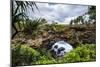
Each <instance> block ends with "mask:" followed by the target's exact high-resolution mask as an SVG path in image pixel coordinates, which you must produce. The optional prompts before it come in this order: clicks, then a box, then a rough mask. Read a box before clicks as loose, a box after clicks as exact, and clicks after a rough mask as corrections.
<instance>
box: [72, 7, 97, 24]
mask: <svg viewBox="0 0 100 67" xmlns="http://www.w3.org/2000/svg"><path fill="white" fill-rule="evenodd" d="M90 23H93V24H95V23H96V6H89V7H88V12H87V13H85V14H84V15H81V16H78V17H77V18H76V19H74V20H71V21H70V25H72V24H90Z"/></svg>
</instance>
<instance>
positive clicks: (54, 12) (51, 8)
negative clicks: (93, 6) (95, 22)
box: [28, 3, 88, 24]
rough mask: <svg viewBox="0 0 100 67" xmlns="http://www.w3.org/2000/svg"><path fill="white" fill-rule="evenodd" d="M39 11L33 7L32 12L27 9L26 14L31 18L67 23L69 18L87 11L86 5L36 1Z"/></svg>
mask: <svg viewBox="0 0 100 67" xmlns="http://www.w3.org/2000/svg"><path fill="white" fill-rule="evenodd" d="M36 4H37V6H38V8H39V11H40V12H39V11H37V10H36V9H35V11H34V13H33V12H32V11H30V10H29V11H28V15H29V17H30V18H31V19H33V18H45V19H46V20H47V21H48V23H52V21H55V22H58V23H60V24H63V23H64V24H68V23H69V22H70V20H71V19H74V18H76V17H77V16H80V15H83V14H85V13H86V12H87V11H88V6H86V5H68V4H52V3H51V4H50V3H36Z"/></svg>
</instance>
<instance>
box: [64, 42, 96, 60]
mask: <svg viewBox="0 0 100 67" xmlns="http://www.w3.org/2000/svg"><path fill="white" fill-rule="evenodd" d="M95 48H96V45H95V44H86V45H81V46H78V47H77V48H75V49H74V50H72V51H71V52H70V53H68V54H66V55H65V56H64V57H63V62H85V61H86V62H88V61H95V60H96V49H95Z"/></svg>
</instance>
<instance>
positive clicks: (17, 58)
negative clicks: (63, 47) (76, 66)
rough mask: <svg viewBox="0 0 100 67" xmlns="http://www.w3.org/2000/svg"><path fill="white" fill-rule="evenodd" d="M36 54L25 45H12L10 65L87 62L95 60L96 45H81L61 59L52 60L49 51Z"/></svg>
mask: <svg viewBox="0 0 100 67" xmlns="http://www.w3.org/2000/svg"><path fill="white" fill-rule="evenodd" d="M41 50H42V51H39V52H37V51H36V50H34V49H32V48H30V47H28V46H26V45H12V64H13V65H17V66H18V65H37V64H57V63H75V62H88V61H95V60H96V45H95V44H85V45H83V44H81V45H79V46H77V47H76V48H74V49H73V50H72V51H71V52H69V53H67V54H65V55H64V56H63V57H57V58H53V57H52V56H51V55H49V51H48V52H47V51H45V50H43V49H42V48H41Z"/></svg>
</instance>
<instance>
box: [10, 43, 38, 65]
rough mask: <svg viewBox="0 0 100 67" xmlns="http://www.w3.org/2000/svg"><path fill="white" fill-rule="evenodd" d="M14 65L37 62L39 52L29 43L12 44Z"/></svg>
mask: <svg viewBox="0 0 100 67" xmlns="http://www.w3.org/2000/svg"><path fill="white" fill-rule="evenodd" d="M11 48H12V49H11V50H12V65H14V66H18V65H31V63H32V62H36V61H37V60H38V57H39V53H38V52H37V51H36V50H34V49H32V48H30V47H29V46H27V45H19V44H16V45H14V44H13V45H12V47H11Z"/></svg>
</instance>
